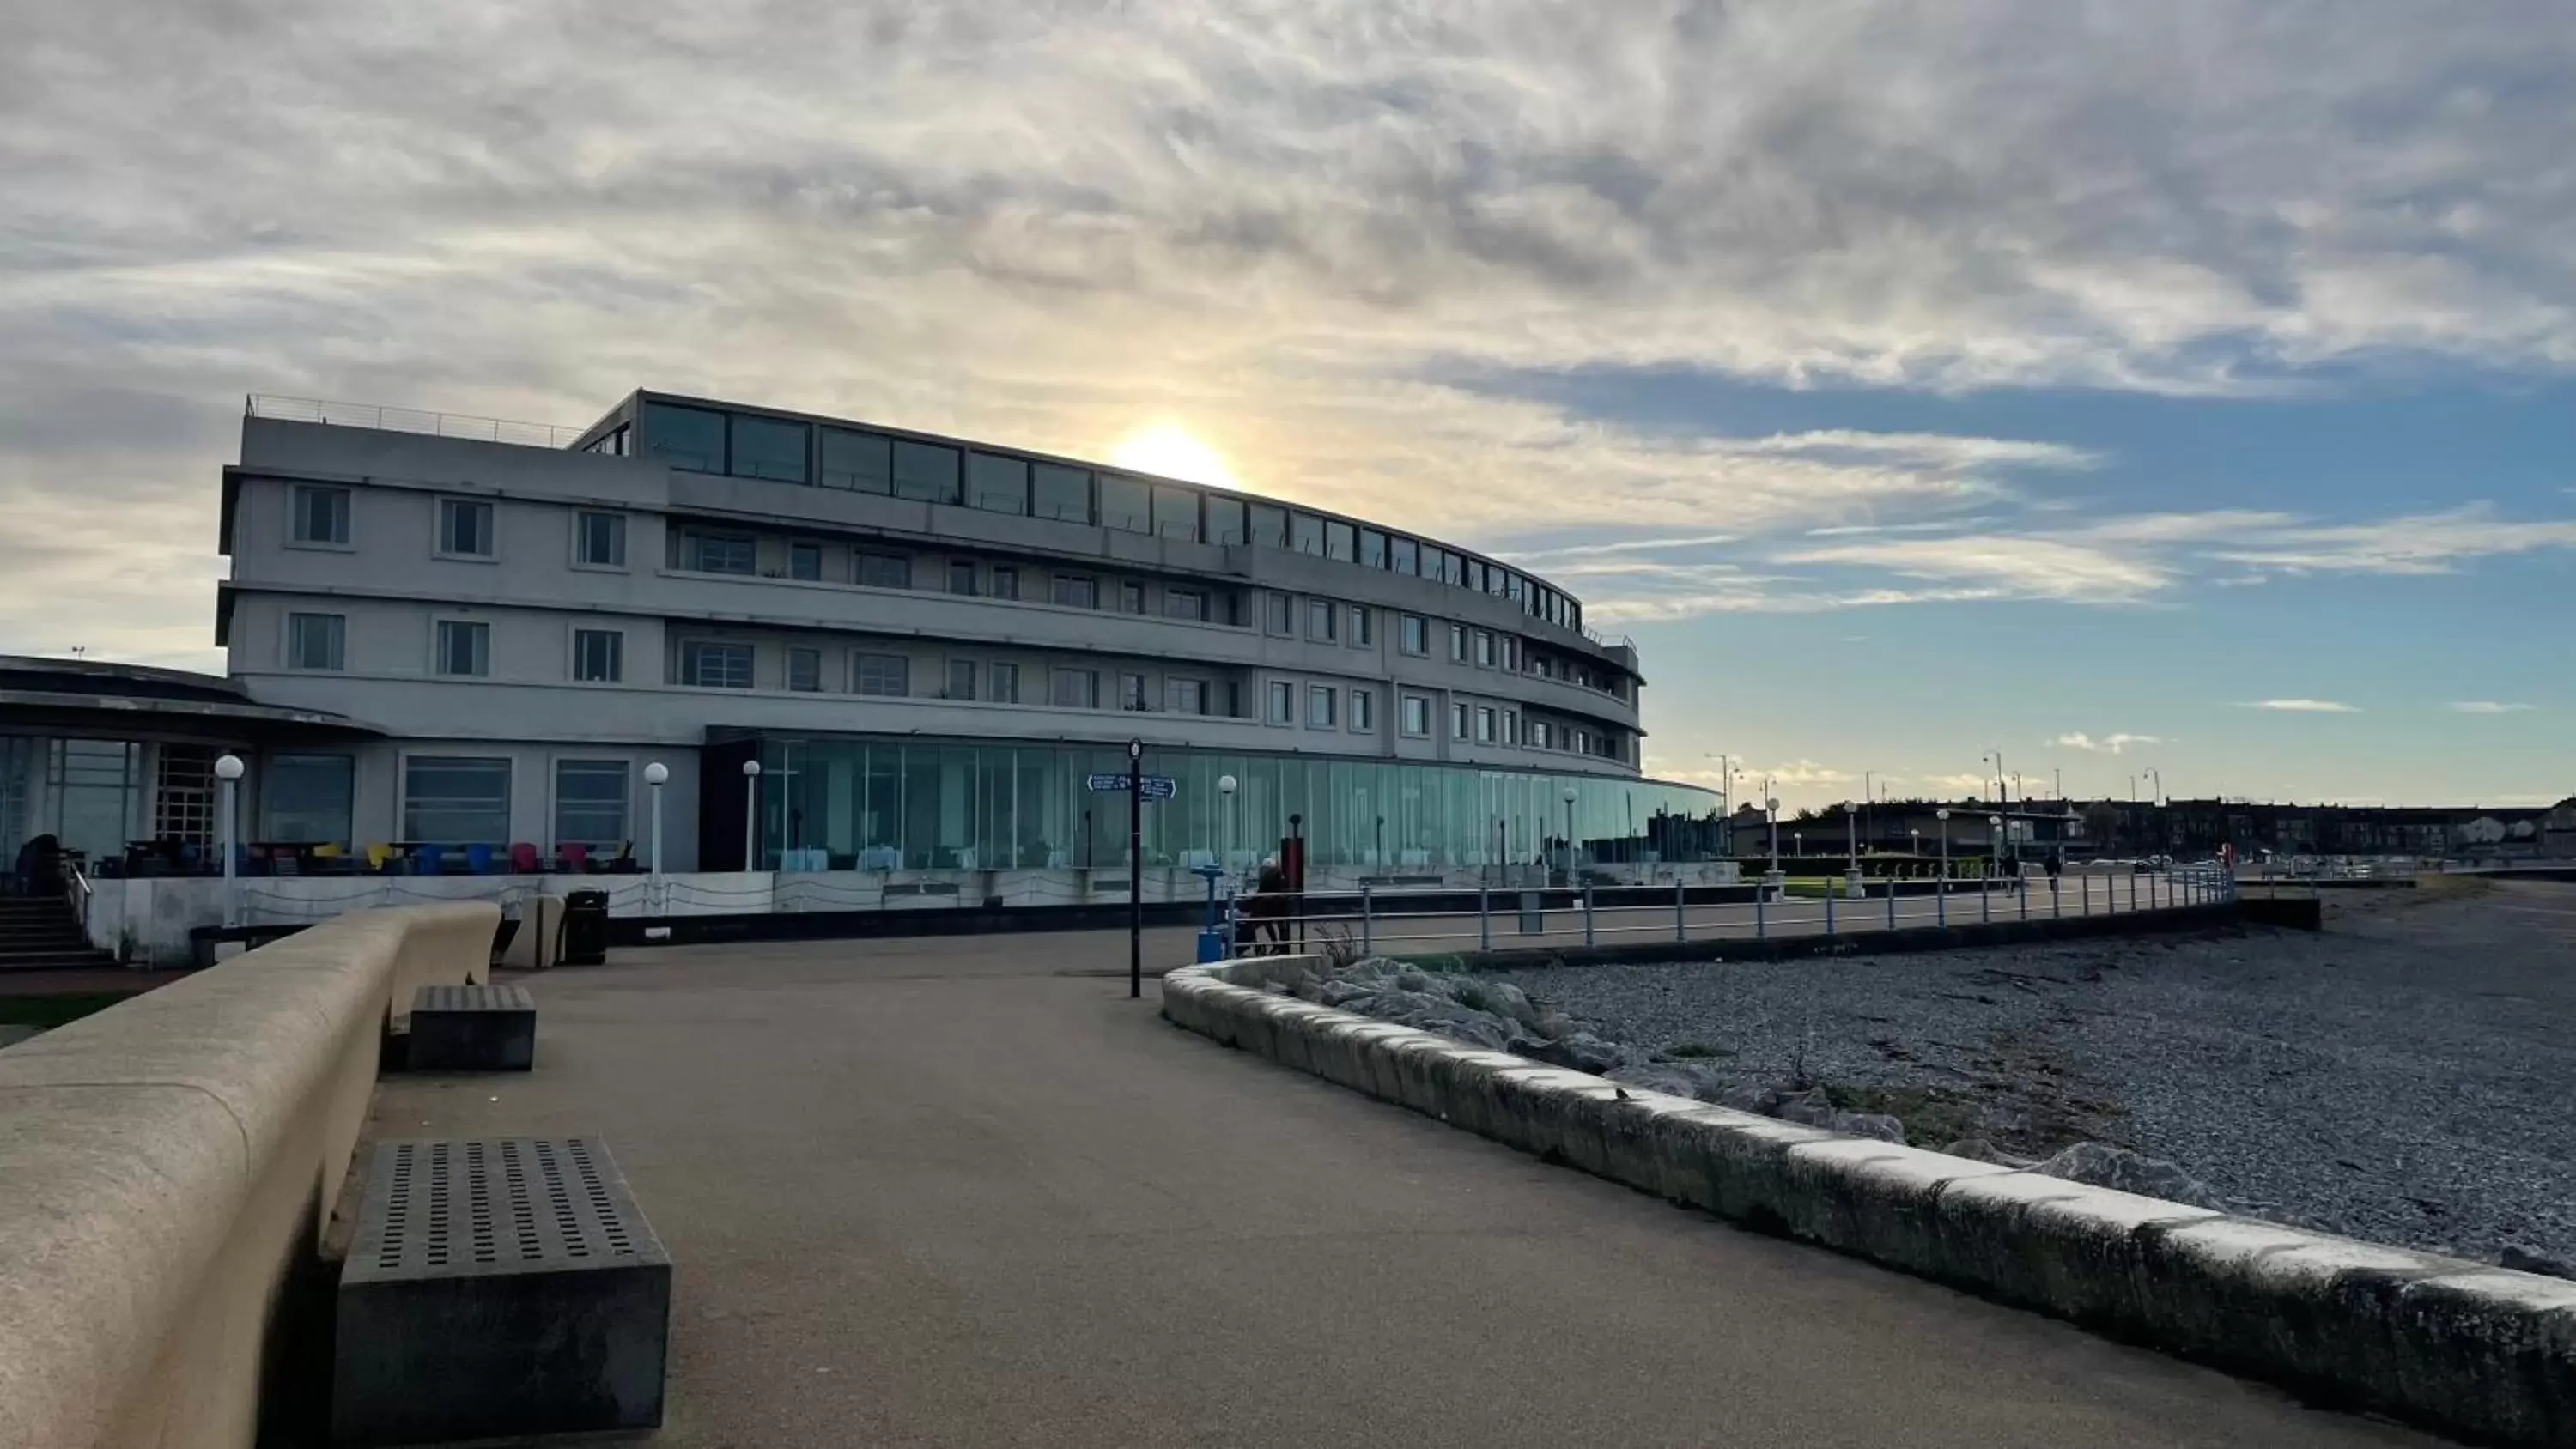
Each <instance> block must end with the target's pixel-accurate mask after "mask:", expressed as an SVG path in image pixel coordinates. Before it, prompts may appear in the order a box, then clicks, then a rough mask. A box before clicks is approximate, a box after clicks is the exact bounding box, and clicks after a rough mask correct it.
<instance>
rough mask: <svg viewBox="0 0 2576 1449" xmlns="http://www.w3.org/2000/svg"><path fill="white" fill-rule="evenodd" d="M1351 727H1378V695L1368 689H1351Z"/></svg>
mask: <svg viewBox="0 0 2576 1449" xmlns="http://www.w3.org/2000/svg"><path fill="white" fill-rule="evenodd" d="M1351 728H1352V729H1355V730H1361V731H1367V730H1373V729H1376V728H1377V695H1376V693H1375V692H1373V691H1371V690H1366V689H1354V690H1352V691H1351Z"/></svg>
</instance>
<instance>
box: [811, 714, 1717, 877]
mask: <svg viewBox="0 0 2576 1449" xmlns="http://www.w3.org/2000/svg"><path fill="white" fill-rule="evenodd" d="M760 761H761V771H762V773H761V775H760V791H761V801H762V807H761V812H760V818H761V822H762V830H763V832H764V834H763V839H762V845H761V851H762V861H761V863H762V867H763V868H765V869H766V868H775V867H776V865H777V863H778V861H779V859H780V856H779V852H780V851H782V850H808V851H810V850H820V851H823V852H825V853H826V854H827V855H828V857H829V859H830V862H831V866H832V868H833V869H835V870H853V869H856V870H892V869H903V870H979V869H980V870H997V869H1036V868H1047V867H1052V868H1057V869H1063V868H1068V867H1074V866H1089V865H1112V866H1114V865H1119V864H1121V863H1123V862H1124V861H1125V859H1126V848H1127V807H1126V798H1125V797H1124V796H1123V795H1119V794H1114V793H1101V794H1093V793H1092V792H1091V791H1089V790H1088V789H1087V788H1085V777H1087V776H1089V775H1093V774H1124V773H1125V772H1126V768H1127V761H1126V750H1125V747H1124V746H1122V745H1118V744H1101V745H1097V746H1087V745H1064V744H1058V745H1032V744H1004V743H986V742H979V741H971V740H927V741H925V740H921V739H915V738H909V737H907V738H901V739H896V738H878V737H873V736H826V737H805V736H785V735H769V736H764V737H762V738H761V740H760ZM1144 763H1145V772H1146V773H1147V774H1154V775H1169V776H1171V777H1173V778H1174V780H1176V781H1177V782H1178V785H1179V790H1178V793H1177V794H1176V795H1175V796H1174V797H1173V798H1172V799H1171V800H1168V801H1165V802H1162V803H1159V804H1152V805H1148V806H1146V807H1145V813H1144V849H1145V859H1146V863H1147V864H1149V865H1172V866H1187V865H1195V864H1203V863H1209V862H1212V861H1221V862H1223V863H1226V864H1229V865H1240V864H1243V863H1246V862H1249V861H1256V860H1258V859H1260V858H1261V857H1262V856H1264V855H1267V854H1270V853H1271V852H1273V851H1275V850H1276V849H1277V848H1278V841H1279V838H1280V837H1281V836H1284V835H1286V834H1288V832H1289V824H1288V817H1289V816H1290V815H1297V816H1300V817H1302V820H1301V825H1302V829H1303V831H1304V834H1305V836H1306V840H1307V859H1308V860H1309V862H1310V863H1311V864H1313V865H1316V866H1319V867H1320V866H1353V867H1369V866H1379V867H1386V868H1394V869H1403V868H1414V869H1425V870H1437V869H1454V868H1472V867H1477V866H1483V865H1490V864H1493V863H1495V858H1496V857H1497V856H1498V855H1499V856H1501V857H1502V858H1503V859H1504V860H1506V861H1510V862H1518V863H1523V864H1526V863H1529V862H1532V861H1535V860H1537V859H1538V858H1539V857H1540V855H1541V853H1542V852H1545V851H1550V850H1553V849H1559V848H1561V846H1562V843H1563V841H1564V840H1565V838H1566V825H1567V820H1568V817H1569V814H1570V815H1571V818H1572V822H1573V829H1574V839H1575V840H1576V842H1577V844H1578V846H1579V849H1580V853H1581V857H1582V858H1583V859H1584V860H1586V861H1593V862H1647V861H1698V860H1715V859H1718V858H1720V857H1719V855H1718V841H1719V834H1720V829H1721V827H1720V823H1719V816H1718V809H1717V797H1716V795H1715V794H1713V793H1711V792H1709V791H1706V790H1699V789H1694V788H1691V787H1689V786H1685V785H1666V784H1659V783H1656V782H1653V781H1642V780H1615V779H1601V778H1598V777H1593V776H1584V775H1550V774H1540V773H1533V772H1528V771H1518V770H1488V769H1477V768H1474V767H1471V766H1461V765H1439V764H1420V763H1410V762H1403V761H1392V760H1350V761H1342V760H1325V759H1316V758H1312V757H1307V756H1298V755H1262V754H1248V753H1239V752H1226V751H1218V750H1201V749H1189V748H1165V749H1155V748H1149V749H1147V750H1146V752H1145V761H1144ZM1225 775H1232V776H1233V777H1234V778H1235V781H1236V785H1237V788H1236V790H1235V793H1234V795H1233V796H1232V797H1231V798H1230V799H1229V798H1228V797H1227V796H1225V795H1224V794H1223V793H1222V792H1220V791H1219V790H1218V789H1217V780H1218V779H1219V778H1220V777H1221V776H1225ZM1568 788H1571V789H1572V790H1573V791H1574V793H1575V799H1574V803H1573V804H1572V805H1571V806H1569V805H1567V803H1566V802H1565V798H1564V795H1565V791H1566V790H1567V789H1568Z"/></svg>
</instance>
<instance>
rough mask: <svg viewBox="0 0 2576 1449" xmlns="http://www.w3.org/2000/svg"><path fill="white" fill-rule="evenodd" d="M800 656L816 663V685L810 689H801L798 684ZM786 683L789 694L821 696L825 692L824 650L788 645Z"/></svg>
mask: <svg viewBox="0 0 2576 1449" xmlns="http://www.w3.org/2000/svg"><path fill="white" fill-rule="evenodd" d="M799 655H802V656H804V657H805V658H807V659H810V660H812V661H814V683H813V684H812V685H811V686H810V687H803V688H800V687H799V686H798V685H797V683H796V660H797V656H799ZM785 683H786V685H787V692H788V693H789V694H821V693H822V692H823V651H822V649H821V648H819V647H817V646H815V645H812V644H790V645H788V646H787V678H786V681H785Z"/></svg>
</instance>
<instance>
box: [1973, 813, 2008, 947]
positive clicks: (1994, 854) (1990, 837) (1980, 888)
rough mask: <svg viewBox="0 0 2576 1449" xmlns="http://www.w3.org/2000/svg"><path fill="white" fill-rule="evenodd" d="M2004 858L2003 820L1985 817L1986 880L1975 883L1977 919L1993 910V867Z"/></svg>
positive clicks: (1982, 918)
mask: <svg viewBox="0 0 2576 1449" xmlns="http://www.w3.org/2000/svg"><path fill="white" fill-rule="evenodd" d="M2003 858H2004V818H2003V817H2002V816H2000V815H1989V816H1987V817H1986V878H1985V879H1984V880H1981V881H1979V882H1977V919H1978V920H1981V921H1982V920H1984V919H1986V918H1987V916H1988V915H1989V914H1990V913H1991V912H1992V911H1993V910H1994V904H1995V867H1997V866H1999V865H2001V864H2002V863H2003Z"/></svg>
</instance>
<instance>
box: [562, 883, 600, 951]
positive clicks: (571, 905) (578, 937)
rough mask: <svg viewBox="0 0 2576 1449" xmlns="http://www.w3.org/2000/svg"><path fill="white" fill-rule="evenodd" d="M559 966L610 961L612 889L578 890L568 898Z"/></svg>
mask: <svg viewBox="0 0 2576 1449" xmlns="http://www.w3.org/2000/svg"><path fill="white" fill-rule="evenodd" d="M559 944H560V946H561V948H562V949H560V950H558V951H556V952H555V964H556V965H559V966H605V965H607V964H608V892H606V891H574V892H572V893H570V894H568V895H566V896H565V897H564V909H563V926H562V936H561V937H560V939H559Z"/></svg>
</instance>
